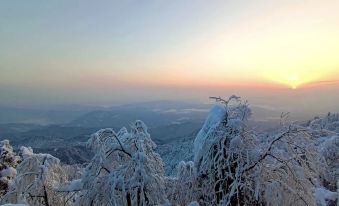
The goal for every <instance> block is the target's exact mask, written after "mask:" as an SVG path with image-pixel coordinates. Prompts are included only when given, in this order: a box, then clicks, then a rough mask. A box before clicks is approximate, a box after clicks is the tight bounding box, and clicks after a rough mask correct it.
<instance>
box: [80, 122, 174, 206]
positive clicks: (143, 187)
mask: <svg viewBox="0 0 339 206" xmlns="http://www.w3.org/2000/svg"><path fill="white" fill-rule="evenodd" d="M88 145H89V147H90V148H92V150H93V151H95V152H96V153H95V156H94V157H93V159H92V161H91V162H90V164H89V165H88V166H87V167H86V169H85V171H84V175H83V176H82V179H81V180H80V181H81V185H82V188H81V192H80V195H79V198H78V200H77V204H78V205H145V206H146V205H164V204H167V202H168V200H167V197H166V193H165V188H164V187H165V182H164V179H165V178H164V169H163V162H162V159H161V158H160V156H159V155H158V154H157V153H155V152H154V149H155V147H156V145H155V143H154V142H153V141H152V140H151V138H150V135H149V133H148V132H147V127H146V125H145V124H144V123H143V122H141V121H136V122H135V123H134V124H133V125H132V128H131V131H130V132H128V131H127V129H126V128H122V129H121V130H120V131H119V132H118V133H115V132H114V131H113V129H102V130H99V131H98V132H96V133H95V134H93V135H92V136H91V138H90V139H89V141H88Z"/></svg>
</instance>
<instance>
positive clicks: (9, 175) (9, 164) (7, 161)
mask: <svg viewBox="0 0 339 206" xmlns="http://www.w3.org/2000/svg"><path fill="white" fill-rule="evenodd" d="M19 163H20V157H19V156H17V155H16V154H15V152H14V151H13V147H12V146H11V145H10V144H9V141H8V140H3V141H0V197H1V196H3V195H4V194H5V193H7V191H8V187H9V185H10V184H11V182H12V180H13V178H14V177H15V176H16V174H17V171H16V167H17V165H18V164H19Z"/></svg>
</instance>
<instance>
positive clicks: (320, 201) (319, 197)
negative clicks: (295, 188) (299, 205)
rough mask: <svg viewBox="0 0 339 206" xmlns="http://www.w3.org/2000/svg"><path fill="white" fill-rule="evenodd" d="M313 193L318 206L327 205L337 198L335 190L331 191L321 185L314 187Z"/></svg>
mask: <svg viewBox="0 0 339 206" xmlns="http://www.w3.org/2000/svg"><path fill="white" fill-rule="evenodd" d="M314 195H315V198H316V201H317V205H318V206H327V205H329V204H328V203H329V202H336V201H337V198H338V194H337V193H336V192H331V191H329V190H326V189H325V188H323V187H318V188H316V189H315V192H314Z"/></svg>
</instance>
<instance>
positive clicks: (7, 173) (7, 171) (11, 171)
mask: <svg viewBox="0 0 339 206" xmlns="http://www.w3.org/2000/svg"><path fill="white" fill-rule="evenodd" d="M16 173H17V172H16V169H14V168H13V167H8V168H6V169H4V170H2V171H0V175H1V176H2V177H12V178H13V177H15V176H16Z"/></svg>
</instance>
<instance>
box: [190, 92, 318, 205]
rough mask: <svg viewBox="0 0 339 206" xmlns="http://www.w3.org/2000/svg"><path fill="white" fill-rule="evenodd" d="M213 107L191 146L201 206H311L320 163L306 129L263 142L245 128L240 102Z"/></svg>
mask: <svg viewBox="0 0 339 206" xmlns="http://www.w3.org/2000/svg"><path fill="white" fill-rule="evenodd" d="M214 99H216V100H217V102H220V103H222V105H220V106H216V107H214V108H213V109H212V110H211V112H210V113H209V115H208V118H207V120H206V122H205V124H204V126H203V128H202V129H201V131H200V132H199V134H198V135H197V138H196V141H195V143H194V151H195V159H194V160H195V162H194V163H195V167H196V171H197V177H196V180H195V181H196V183H195V184H196V185H197V187H198V188H197V190H198V191H199V192H198V193H199V195H200V197H199V198H198V199H197V201H199V203H200V204H201V205H210V204H213V205H276V204H284V205H285V204H286V205H315V198H314V193H313V192H314V189H315V185H316V184H317V178H318V176H319V174H321V168H322V161H321V160H320V158H319V156H320V155H319V153H318V152H317V149H316V148H315V144H314V142H312V140H311V138H310V134H309V132H308V130H307V129H306V128H302V127H299V126H293V125H291V126H288V127H286V128H281V131H279V132H278V133H277V134H275V135H271V136H268V137H266V138H262V137H261V136H260V135H258V134H255V133H254V132H253V131H250V130H249V129H248V128H247V127H246V124H245V122H246V119H247V117H248V116H249V115H250V109H249V107H248V105H247V103H246V102H242V101H241V100H240V98H239V97H236V96H231V97H230V98H229V99H228V100H224V99H221V98H219V97H218V98H214Z"/></svg>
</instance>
